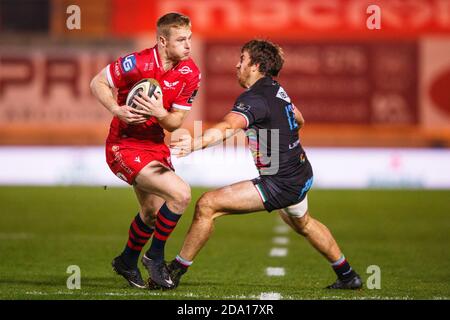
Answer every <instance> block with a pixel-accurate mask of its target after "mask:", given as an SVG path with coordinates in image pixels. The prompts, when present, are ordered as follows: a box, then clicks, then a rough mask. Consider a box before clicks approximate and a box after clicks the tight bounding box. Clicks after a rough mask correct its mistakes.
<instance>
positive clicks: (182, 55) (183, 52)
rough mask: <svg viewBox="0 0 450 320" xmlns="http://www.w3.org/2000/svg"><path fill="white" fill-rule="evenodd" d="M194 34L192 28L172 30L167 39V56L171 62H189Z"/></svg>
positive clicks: (173, 28)
mask: <svg viewBox="0 0 450 320" xmlns="http://www.w3.org/2000/svg"><path fill="white" fill-rule="evenodd" d="M191 39H192V32H191V28H190V27H179V28H175V27H172V28H170V36H169V37H168V38H167V39H166V50H167V55H168V57H169V58H170V59H171V60H174V61H180V60H187V59H189V57H190V55H191Z"/></svg>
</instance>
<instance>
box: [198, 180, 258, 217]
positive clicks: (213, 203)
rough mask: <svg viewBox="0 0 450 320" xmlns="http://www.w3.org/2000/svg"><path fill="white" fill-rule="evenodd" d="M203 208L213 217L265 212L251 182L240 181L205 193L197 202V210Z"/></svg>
mask: <svg viewBox="0 0 450 320" xmlns="http://www.w3.org/2000/svg"><path fill="white" fill-rule="evenodd" d="M203 206H204V207H205V208H208V209H209V210H210V211H211V212H213V215H214V217H219V216H222V215H225V214H238V213H250V212H255V211H261V210H265V209H264V204H263V202H262V200H261V198H260V196H259V193H258V192H257V191H256V188H255V186H254V184H253V183H252V182H251V181H241V182H238V183H235V184H232V185H229V186H226V187H223V188H220V189H217V190H213V191H209V192H206V193H205V194H203V195H202V197H201V198H200V199H199V201H198V202H197V208H198V209H200V210H201V209H202V207H203Z"/></svg>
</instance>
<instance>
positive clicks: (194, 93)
mask: <svg viewBox="0 0 450 320" xmlns="http://www.w3.org/2000/svg"><path fill="white" fill-rule="evenodd" d="M197 92H198V89H195V90H194V92H192V94H191V96H190V97H189V99H188V101H187V103H192V102H194V99H195V96H196V95H197Z"/></svg>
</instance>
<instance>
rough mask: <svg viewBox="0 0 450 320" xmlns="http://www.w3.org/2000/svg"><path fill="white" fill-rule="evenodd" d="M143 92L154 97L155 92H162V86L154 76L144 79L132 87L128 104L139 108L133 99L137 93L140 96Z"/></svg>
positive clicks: (128, 96)
mask: <svg viewBox="0 0 450 320" xmlns="http://www.w3.org/2000/svg"><path fill="white" fill-rule="evenodd" d="M142 92H145V93H146V94H147V95H148V96H149V97H150V98H153V97H154V96H153V94H154V93H155V92H158V93H159V94H162V91H161V86H160V85H159V82H158V81H157V80H155V79H152V78H149V79H142V80H141V81H139V82H138V83H136V84H135V85H134V86H133V87H132V88H131V90H130V92H128V95H127V101H126V103H127V106H130V107H132V108H135V109H139V107H138V106H137V105H136V104H135V103H134V102H133V99H134V97H135V96H136V95H137V96H139V95H140V94H141V93H142Z"/></svg>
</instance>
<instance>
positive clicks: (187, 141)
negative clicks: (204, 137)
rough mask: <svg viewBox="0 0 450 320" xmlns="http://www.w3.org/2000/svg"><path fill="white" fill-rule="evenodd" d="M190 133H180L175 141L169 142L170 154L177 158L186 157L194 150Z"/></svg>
mask: <svg viewBox="0 0 450 320" xmlns="http://www.w3.org/2000/svg"><path fill="white" fill-rule="evenodd" d="M195 140H196V139H192V137H191V136H190V135H182V136H180V139H179V140H178V141H176V142H173V141H171V142H170V148H171V149H173V151H172V154H173V155H175V156H176V157H177V158H182V157H186V156H187V155H189V154H190V153H192V151H194V141H195Z"/></svg>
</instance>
